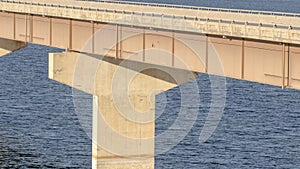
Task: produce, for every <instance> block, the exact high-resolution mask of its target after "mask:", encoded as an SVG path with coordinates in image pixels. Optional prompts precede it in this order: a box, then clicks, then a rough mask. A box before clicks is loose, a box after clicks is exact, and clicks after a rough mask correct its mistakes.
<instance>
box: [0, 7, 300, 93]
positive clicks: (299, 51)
mask: <svg viewBox="0 0 300 169" xmlns="http://www.w3.org/2000/svg"><path fill="white" fill-rule="evenodd" d="M0 25H1V26H2V27H1V29H0V37H2V38H6V39H10V40H16V41H23V42H32V43H37V44H42V45H47V46H53V47H58V48H63V49H68V50H70V51H80V52H87V53H91V54H99V55H105V56H110V57H114V58H119V59H128V60H134V61H139V62H145V63H153V64H158V65H162V66H168V67H173V68H179V69H188V70H192V71H195V72H203V73H209V74H218V75H224V76H227V77H232V78H237V79H244V80H249V81H254V82H261V83H266V84H271V85H277V86H282V87H291V88H300V71H299V70H297V68H298V67H299V66H300V47H299V46H298V45H292V44H280V43H272V42H263V41H261V42H260V41H254V40H249V39H239V38H233V37H224V36H210V35H201V34H192V33H184V32H173V31H167V30H153V29H149V28H136V27H125V26H121V25H111V24H106V23H94V22H84V21H77V20H70V19H63V18H52V17H51V18H50V17H43V16H33V15H25V14H15V13H7V12H0ZM146 49H147V50H146ZM154 50H155V51H156V52H157V51H159V50H161V51H162V52H160V56H159V57H158V56H156V57H150V56H152V54H153V53H155V51H154ZM218 61H219V62H220V64H216V62H218ZM220 65H221V66H222V67H223V70H224V71H220V70H219V69H218V68H216V66H218V67H219V66H220ZM216 70H217V71H216Z"/></svg>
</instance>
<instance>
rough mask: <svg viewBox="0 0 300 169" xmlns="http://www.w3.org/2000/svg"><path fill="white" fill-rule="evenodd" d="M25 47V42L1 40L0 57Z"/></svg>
mask: <svg viewBox="0 0 300 169" xmlns="http://www.w3.org/2000/svg"><path fill="white" fill-rule="evenodd" d="M25 46H26V44H25V43H24V42H20V41H14V40H9V39H2V38H0V57H1V56H4V55H6V54H8V53H10V52H13V51H16V50H19V49H21V48H23V47H25Z"/></svg>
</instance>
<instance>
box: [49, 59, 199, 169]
mask: <svg viewBox="0 0 300 169" xmlns="http://www.w3.org/2000/svg"><path fill="white" fill-rule="evenodd" d="M196 77H197V76H196V74H195V73H192V72H189V71H185V70H179V69H173V68H167V67H162V66H155V65H151V64H145V63H139V62H134V61H128V60H120V59H114V58H111V57H99V56H87V55H84V54H78V53H55V54H50V56H49V78H51V79H53V80H56V81H59V82H61V83H64V84H67V85H69V86H72V87H76V88H78V89H80V90H83V91H85V92H88V93H90V94H92V95H94V97H93V168H101V169H103V168H108V169H114V168H118V169H129V168H138V169H143V168H145V169H146V168H147V169H148V168H154V133H155V130H154V129H155V112H154V111H155V95H156V94H158V93H160V92H162V91H166V90H168V89H170V88H173V87H175V86H176V85H178V84H182V83H185V82H188V81H189V80H191V79H194V78H196Z"/></svg>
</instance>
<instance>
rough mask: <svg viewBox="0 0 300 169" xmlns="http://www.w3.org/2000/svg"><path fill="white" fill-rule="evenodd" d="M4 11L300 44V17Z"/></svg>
mask: <svg viewBox="0 0 300 169" xmlns="http://www.w3.org/2000/svg"><path fill="white" fill-rule="evenodd" d="M0 9H1V10H2V11H8V12H17V13H27V14H34V15H41V16H50V17H62V18H68V19H77V20H84V21H95V22H105V23H113V24H120V25H128V26H138V27H146V28H157V29H165V30H172V31H173V30H175V31H185V32H193V33H203V34H211V35H222V36H232V37H240V38H248V39H258V40H266V41H274V42H283V43H292V44H300V18H299V17H297V16H298V15H293V17H291V16H278V15H275V14H274V15H261V14H244V13H232V12H223V11H204V10H195V9H185V8H184V9H181V8H167V7H165V8H162V7H154V6H141V5H132V4H113V3H106V2H105V3H104V2H97V3H96V2H80V1H65V3H64V4H63V5H61V2H60V1H59V2H58V1H57V2H56V1H51V2H46V1H36V0H31V1H25V2H24V1H18V0H6V1H4V0H2V1H0Z"/></svg>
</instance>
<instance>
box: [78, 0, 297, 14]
mask: <svg viewBox="0 0 300 169" xmlns="http://www.w3.org/2000/svg"><path fill="white" fill-rule="evenodd" d="M76 1H81V2H85V1H89V2H101V3H111V4H126V5H139V6H152V7H164V8H181V9H192V10H201V11H218V12H230V13H241V14H254V15H276V16H286V17H300V14H298V13H289V12H273V11H259V10H243V9H230V8H213V7H200V6H188V5H175V4H163V3H148V2H134V1H112V0H76Z"/></svg>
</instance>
